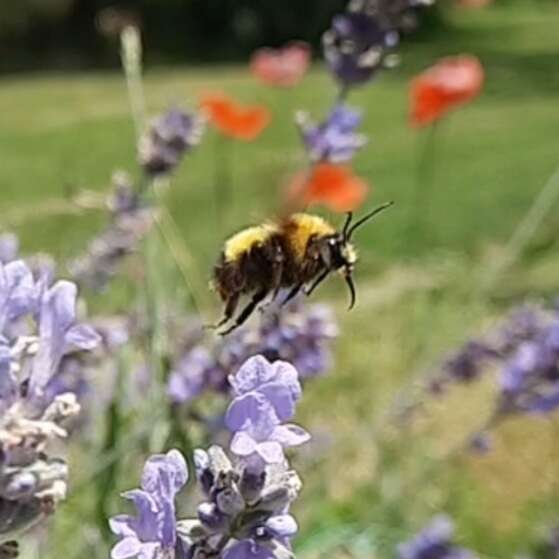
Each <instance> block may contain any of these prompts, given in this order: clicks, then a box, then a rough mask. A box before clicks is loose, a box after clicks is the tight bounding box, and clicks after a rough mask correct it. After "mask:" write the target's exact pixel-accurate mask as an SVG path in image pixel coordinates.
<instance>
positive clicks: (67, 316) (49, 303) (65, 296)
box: [29, 281, 77, 397]
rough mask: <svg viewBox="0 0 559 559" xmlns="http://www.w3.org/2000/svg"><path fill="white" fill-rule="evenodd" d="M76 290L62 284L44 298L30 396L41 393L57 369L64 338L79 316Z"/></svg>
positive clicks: (45, 294)
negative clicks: (77, 313) (77, 315)
mask: <svg viewBox="0 0 559 559" xmlns="http://www.w3.org/2000/svg"><path fill="white" fill-rule="evenodd" d="M76 298H77V287H76V285H75V284H73V283H71V282H68V281H59V282H57V283H56V284H55V285H54V286H53V287H52V288H51V289H49V290H47V291H45V292H44V293H43V295H42V297H41V308H40V316H39V351H38V353H37V356H36V357H35V360H34V363H33V371H32V372H31V377H30V383H29V393H30V397H34V396H35V395H36V394H40V393H41V391H42V390H43V389H44V387H45V386H46V385H47V383H48V382H49V380H50V379H51V377H52V375H53V374H54V373H55V372H56V370H57V369H58V366H59V364H60V360H61V359H62V357H63V355H64V352H65V349H66V342H65V336H66V333H67V331H68V329H69V328H70V327H71V326H72V324H73V322H74V320H75V316H76Z"/></svg>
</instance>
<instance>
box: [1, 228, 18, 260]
mask: <svg viewBox="0 0 559 559" xmlns="http://www.w3.org/2000/svg"><path fill="white" fill-rule="evenodd" d="M18 250H19V241H18V238H17V237H16V236H15V235H13V234H12V233H3V234H2V235H0V264H7V263H8V262H11V261H12V260H15V259H16V258H17V253H18Z"/></svg>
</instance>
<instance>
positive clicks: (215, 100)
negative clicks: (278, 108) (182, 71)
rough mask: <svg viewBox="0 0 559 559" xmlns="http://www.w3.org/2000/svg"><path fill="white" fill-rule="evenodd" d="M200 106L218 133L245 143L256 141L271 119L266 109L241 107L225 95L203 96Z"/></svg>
mask: <svg viewBox="0 0 559 559" xmlns="http://www.w3.org/2000/svg"><path fill="white" fill-rule="evenodd" d="M200 105H201V107H202V110H204V111H205V113H206V114H207V116H208V118H209V120H210V122H211V123H212V124H213V125H214V126H215V127H216V128H217V129H218V130H219V131H220V132H222V133H223V134H225V135H226V136H229V137H231V138H235V139H237V140H244V141H247V142H248V141H251V140H254V139H256V138H257V137H258V136H259V135H260V134H261V133H262V131H263V130H264V128H266V126H268V124H269V123H270V121H271V119H272V117H271V114H270V111H269V110H268V109H267V108H266V107H263V106H260V105H247V106H243V105H241V104H239V103H237V102H236V101H235V100H233V99H231V98H229V97H227V96H225V95H205V96H204V97H203V98H202V101H201V103H200Z"/></svg>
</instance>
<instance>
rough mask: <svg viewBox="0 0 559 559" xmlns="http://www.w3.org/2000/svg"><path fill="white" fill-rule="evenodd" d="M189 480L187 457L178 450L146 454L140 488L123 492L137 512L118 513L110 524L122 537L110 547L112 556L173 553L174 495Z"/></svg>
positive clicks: (150, 557) (151, 557) (143, 558)
mask: <svg viewBox="0 0 559 559" xmlns="http://www.w3.org/2000/svg"><path fill="white" fill-rule="evenodd" d="M187 480H188V470H187V466H186V461H185V459H184V457H183V456H182V454H181V453H180V452H179V451H178V450H171V451H169V452H168V453H167V454H165V455H155V456H152V457H151V458H149V459H148V460H147V462H146V464H145V466H144V472H143V475H142V488H141V489H136V490H133V491H128V492H126V493H124V494H123V496H124V497H125V498H126V499H129V500H131V501H132V502H133V503H134V506H135V507H136V511H137V516H130V515H118V516H115V517H113V518H111V519H110V520H109V526H110V528H111V530H112V532H113V533H114V534H116V535H117V536H119V537H120V538H121V540H120V541H119V542H118V543H117V544H116V545H115V546H114V547H113V549H112V551H111V557H112V558H113V559H127V558H128V557H139V558H140V559H157V558H161V559H163V558H167V557H169V558H172V557H175V556H176V555H175V548H176V546H177V532H176V518H175V497H176V495H177V493H178V492H179V491H180V490H181V489H182V488H183V487H184V485H185V484H186V482H187Z"/></svg>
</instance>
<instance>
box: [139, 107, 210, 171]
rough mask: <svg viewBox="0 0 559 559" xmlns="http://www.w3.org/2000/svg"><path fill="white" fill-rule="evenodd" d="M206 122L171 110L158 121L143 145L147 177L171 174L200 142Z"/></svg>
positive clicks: (140, 154) (141, 150)
mask: <svg viewBox="0 0 559 559" xmlns="http://www.w3.org/2000/svg"><path fill="white" fill-rule="evenodd" d="M203 130H204V120H203V119H202V118H201V117H200V116H198V115H196V114H192V113H185V112H183V111H181V110H179V109H176V108H174V109H170V110H169V111H167V112H166V113H165V114H163V115H162V116H160V117H159V118H158V119H156V120H155V121H154V122H153V123H152V125H151V127H150V128H149V130H148V131H147V132H146V133H145V134H144V135H143V137H142V139H141V141H140V145H139V159H140V164H141V165H142V167H143V168H144V171H145V172H146V174H147V175H150V176H159V175H165V174H167V173H170V172H171V171H173V170H174V169H175V167H177V166H178V164H179V163H180V161H181V159H182V157H183V155H184V154H185V153H186V152H187V151H189V150H190V149H191V148H192V147H194V146H195V145H197V144H198V143H199V142H200V139H201V137H202V133H203Z"/></svg>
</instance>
